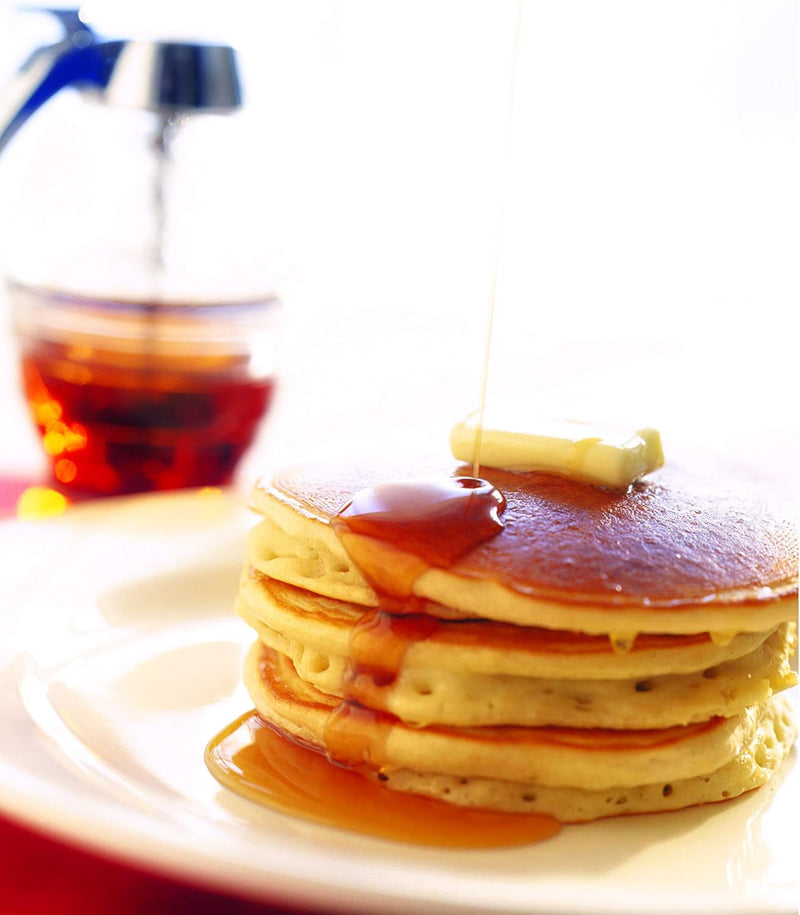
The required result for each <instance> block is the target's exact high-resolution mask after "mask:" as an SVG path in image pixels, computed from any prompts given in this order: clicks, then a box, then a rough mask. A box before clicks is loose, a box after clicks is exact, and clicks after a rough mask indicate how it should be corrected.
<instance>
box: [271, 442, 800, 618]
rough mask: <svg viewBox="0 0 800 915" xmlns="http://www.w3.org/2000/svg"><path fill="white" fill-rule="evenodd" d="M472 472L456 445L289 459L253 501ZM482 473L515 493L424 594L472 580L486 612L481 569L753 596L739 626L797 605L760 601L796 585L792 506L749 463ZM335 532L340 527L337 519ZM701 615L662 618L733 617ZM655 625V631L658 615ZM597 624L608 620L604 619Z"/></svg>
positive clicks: (695, 601) (333, 500)
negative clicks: (422, 454) (342, 461)
mask: <svg viewBox="0 0 800 915" xmlns="http://www.w3.org/2000/svg"><path fill="white" fill-rule="evenodd" d="M470 474H471V468H467V467H464V466H459V465H458V464H457V463H456V462H454V461H448V460H446V459H445V460H441V461H437V460H435V459H434V460H430V459H426V460H424V461H417V462H415V463H414V464H413V466H412V465H411V464H410V463H409V462H403V463H402V464H398V465H396V466H394V467H392V466H390V465H386V464H374V465H370V466H365V465H357V464H350V465H339V464H319V465H311V466H307V467H302V468H296V469H292V470H289V471H286V472H284V473H282V474H280V475H279V476H277V477H276V478H275V479H273V480H272V481H271V483H269V484H267V483H265V482H261V483H259V484H258V486H257V487H256V491H255V493H254V496H253V505H254V507H255V508H256V509H257V510H259V511H261V512H262V513H263V514H265V515H267V516H270V515H271V514H274V509H275V508H279V509H280V508H281V507H282V508H283V512H281V511H280V510H279V511H278V514H284V515H285V513H286V512H285V509H289V510H290V511H291V512H293V513H295V514H297V515H299V516H301V517H302V518H303V519H305V520H306V522H310V521H314V522H318V524H321V525H324V526H326V527H329V526H330V521H331V519H332V518H333V517H335V516H336V515H337V514H338V513H339V512H340V511H341V510H342V509H343V508H344V507H345V506H346V505H347V503H348V502H349V501H350V499H351V498H352V497H353V496H354V495H355V494H356V493H357V492H359V491H360V490H362V489H365V488H367V487H369V486H372V485H375V484H377V483H381V482H389V481H394V480H403V479H405V480H408V479H430V478H437V477H438V478H441V477H442V476H452V475H470ZM480 475H481V477H483V478H484V479H486V480H488V481H489V482H491V483H492V484H493V485H494V486H496V487H497V488H498V489H499V490H500V491H501V492H502V493H503V495H504V496H505V498H506V503H507V504H506V508H505V511H504V512H503V514H502V519H503V522H504V525H505V527H504V529H503V530H502V531H501V532H500V533H499V534H497V535H496V536H494V537H491V538H490V539H488V540H486V541H484V542H483V543H481V544H479V545H478V546H477V547H474V548H473V549H472V550H471V551H470V552H469V553H467V554H466V555H465V556H463V557H461V558H460V559H458V560H457V561H456V562H455V563H454V564H453V565H452V566H451V567H450V568H449V569H448V570H444V571H440V570H435V569H434V570H431V571H430V572H429V573H426V575H424V576H422V578H423V579H425V578H428V579H430V582H431V584H432V588H431V589H429V590H430V591H432V593H428V594H426V595H425V596H429V597H431V598H432V599H438V600H442V598H443V597H444V598H445V599H444V602H445V603H449V605H450V606H454V607H456V608H458V609H459V610H461V611H463V612H465V613H469V612H470V611H471V609H472V608H471V607H470V606H468V605H469V604H470V603H471V599H470V598H467V597H466V592H467V591H471V592H472V593H473V594H474V597H475V601H476V602H477V603H480V605H481V606H480V607H478V606H476V607H475V611H477V614H478V615H490V614H488V613H485V610H486V599H487V598H489V597H491V598H492V603H493V604H494V603H495V601H494V597H495V596H496V595H495V593H494V591H497V590H498V589H497V588H496V587H495V588H494V591H493V592H492V594H489V593H488V592H487V593H482V594H481V593H479V592H480V591H481V589H480V588H478V587H476V584H477V583H478V582H481V583H491V584H492V585H493V586H499V589H500V590H502V591H504V592H506V594H508V593H513V594H516V595H517V596H518V597H519V598H525V599H526V600H525V601H524V603H528V604H530V603H531V602H532V601H539V602H542V601H543V602H546V603H549V602H556V603H558V604H559V605H562V606H563V605H565V604H574V605H580V606H581V607H583V608H585V609H587V610H591V608H592V607H594V608H597V609H600V608H603V609H608V608H617V609H619V610H620V611H624V610H626V609H627V610H634V609H636V608H639V609H640V610H641V609H647V610H648V611H658V610H662V611H664V610H673V611H678V612H683V611H684V610H688V609H690V608H700V609H701V610H703V611H706V610H707V609H708V608H709V607H710V606H711V605H715V606H717V605H725V606H728V607H730V606H735V605H738V606H740V607H741V605H748V607H749V609H747V610H746V613H745V612H744V611H745V609H746V608H745V607H741V609H742V611H743V612H742V613H739V614H736V619H733V620H731V623H732V625H731V627H730V628H731V629H732V630H734V629H736V630H738V629H742V628H745V629H750V628H753V627H752V626H747V625H743V620H744V618H745V617H746V616H748V615H753V616H762V617H763V618H762V619H760V620H759V621H758V623H757V628H765V627H766V625H767V624H768V625H773V624H775V623H776V622H779V621H781V620H783V619H786V618H787V610H786V609H785V608H783V609H781V611H780V612H777V613H774V614H772V615H770V614H769V613H768V612H762V611H763V608H764V607H766V605H769V604H781V605H782V604H784V603H785V600H786V599H787V598H791V597H792V596H793V595H796V593H797V537H796V530H795V525H794V522H793V516H792V511H791V508H790V507H789V506H788V505H785V504H783V503H782V502H781V501H780V500H779V499H777V498H776V497H775V494H774V493H771V492H769V491H768V490H766V489H763V488H762V487H761V486H760V485H759V484H758V482H757V481H754V480H753V479H752V477H750V476H748V475H747V474H745V473H742V472H737V471H735V470H733V469H723V468H721V467H720V466H717V465H715V466H714V467H712V468H710V469H709V470H708V471H706V472H697V471H694V470H691V471H690V470H688V469H687V468H685V467H684V466H682V465H680V464H678V463H674V464H670V465H668V466H666V467H664V468H663V469H661V470H659V471H658V472H656V473H654V474H653V475H651V476H650V477H648V478H647V479H645V480H643V481H641V482H639V483H636V484H634V485H633V486H632V487H631V488H630V489H629V491H628V492H625V493H619V492H610V491H607V490H603V489H599V488H597V487H593V486H589V485H586V484H583V483H576V482H573V481H570V480H567V479H563V478H561V477H557V476H554V475H550V474H543V473H509V472H505V471H500V470H494V469H491V468H481V471H480ZM306 527H308V524H306ZM324 539H326V540H329V539H330V535H329V534H328V532H327V531H325V536H324ZM443 576H444V577H446V578H447V579H448V587H446V588H440V587H439V584H441V579H442V577H443ZM456 579H457V580H458V582H455V580H456ZM437 583H439V584H437ZM467 586H470V587H467ZM422 591H423V592H424V591H425V588H423V589H422ZM439 591H448V592H449V591H452V592H453V596H454V601H450V602H448V601H447V599H446V596H447V595H443V594H440V593H438V592H439ZM415 592H417V589H416V588H415ZM456 592H458V593H456ZM462 592H463V593H462ZM417 593H418V592H417ZM462 597H463V598H464V599H463V600H462ZM370 603H372V601H370ZM502 603H503V601H501V604H502ZM507 603H508V604H509V610H508V612H504V611H502V610H501V615H500V617H499V618H505V619H508V620H509V621H511V622H522V623H526V624H532V623H534V622H535V623H536V624H540V625H541V624H542V623H541V622H540V621H538V620H537V621H534V620H532V619H530V618H529V617H527V616H526V614H525V613H524V612H522V611H521V610H520V614H517V612H516V610H515V609H514V608H512V607H511V604H513V603H516V604H519V603H520V601H519V600H517V601H513V600H512V601H510V602H507ZM481 609H482V610H483V611H484V612H483V613H481V612H480V611H481ZM756 610H758V612H755V611H756ZM491 615H492V616H495V614H491ZM578 616H580V614H579V615H578ZM667 616H671V617H674V616H675V614H674V613H673V614H667ZM772 616H774V617H775V619H772ZM768 617H769V618H768ZM791 617H792V614H791V613H789V615H788V618H791ZM623 618H624V614H623ZM581 619H583V620H584V623H583V624H582V623H581ZM688 619H689V617H688V616H687V620H688ZM563 622H564V623H566V624H567V627H568V628H577V629H584V630H586V631H592V629H593V628H594V629H597V628H598V627H593V626H592V625H587V624H586V620H585V614H584V615H583V616H580V619H579V618H576V619H573V620H572V621H571V622H568V621H566V620H565V621H563ZM701 622H702V621H691V622H687V626H686V627H679V628H675V627H674V625H670V627H669V628H668V629H665V630H664V631H692V630H693V629H696V630H698V631H699V630H702V629H704V628H717V629H720V628H722V629H724V628H726V626H725V624H724V621H723V620H721V619H716V620H714V621H712V623H709V624H708V625H700V623H701ZM753 623H754V625H755V619H754V620H753ZM544 625H547V623H544ZM559 625H561V623H560V624H559ZM554 628H556V627H554ZM634 628H638V627H634ZM647 629H649V630H650V631H653V628H652V626H650V625H648V626H647ZM599 631H608V630H607V629H606V628H605V626H601V627H599ZM640 631H642V630H640Z"/></svg>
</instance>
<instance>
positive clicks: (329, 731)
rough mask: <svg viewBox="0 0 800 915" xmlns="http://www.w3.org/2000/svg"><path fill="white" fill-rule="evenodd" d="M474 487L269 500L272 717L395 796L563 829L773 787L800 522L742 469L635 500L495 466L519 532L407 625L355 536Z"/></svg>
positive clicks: (260, 534) (243, 599) (261, 644)
mask: <svg viewBox="0 0 800 915" xmlns="http://www.w3.org/2000/svg"><path fill="white" fill-rule="evenodd" d="M469 473H470V470H469V469H468V468H465V467H463V466H458V465H457V464H456V463H455V462H448V461H442V462H438V461H435V460H434V461H420V462H418V463H417V464H415V465H411V464H409V463H408V462H404V463H403V465H401V466H397V467H391V466H386V465H378V464H376V465H375V466H370V467H362V466H341V465H319V466H312V467H306V468H300V469H296V470H292V471H289V472H286V473H284V474H282V475H280V476H278V477H277V478H275V479H273V480H272V481H271V482H269V483H267V482H261V483H259V484H258V485H257V486H256V489H255V492H254V495H253V507H254V508H255V509H256V510H257V511H258V512H259V513H260V514H261V515H263V520H261V521H260V522H259V523H258V524H257V526H256V527H255V528H254V529H253V530H252V531H251V533H250V536H249V539H248V544H247V565H246V568H245V570H244V573H243V575H242V579H241V584H240V591H239V596H238V605H237V609H238V611H239V613H240V614H241V615H242V617H243V618H244V619H245V620H246V621H247V622H248V623H249V624H250V625H252V626H253V628H254V629H255V630H256V632H257V635H258V639H257V641H256V642H255V644H254V646H253V648H252V650H251V651H250V653H249V655H248V658H247V661H246V664H245V683H246V686H247V688H248V690H249V692H250V694H251V697H252V699H253V702H254V703H255V706H256V708H257V710H258V712H259V714H260V715H261V717H263V718H264V719H265V720H266V721H267V722H269V723H270V724H272V725H273V726H274V727H276V728H277V729H278V730H279V731H281V732H282V733H284V734H286V735H287V736H288V737H290V738H291V739H294V740H297V741H299V742H301V743H303V744H306V745H308V746H311V747H313V748H316V749H318V750H319V751H320V752H321V753H324V754H327V755H328V756H329V757H330V758H331V760H332V761H333V762H338V763H341V764H343V765H347V766H352V767H354V768H356V769H358V770H359V771H361V772H363V773H364V775H365V777H368V778H369V777H373V778H378V779H380V780H381V781H382V782H384V783H385V784H386V785H387V786H389V787H391V788H395V789H397V790H400V791H410V792H415V793H418V794H425V795H430V796H434V797H438V798H441V799H444V800H447V801H449V802H452V803H455V804H461V805H471V806H478V807H485V808H492V809H498V810H510V811H530V812H542V813H549V814H552V815H554V816H555V817H557V818H558V819H559V820H561V821H562V822H573V821H584V820H591V819H595V818H598V817H603V816H612V815H619V814H623V813H642V812H651V811H659V810H671V809H678V808H681V807H686V806H690V805H694V804H701V803H707V802H712V801H719V800H722V799H725V798H732V797H735V796H737V795H740V794H742V793H743V792H745V791H748V790H750V789H752V788H755V787H757V786H759V785H762V784H764V783H765V782H766V781H767V780H768V779H769V777H770V776H771V775H772V773H773V772H774V771H775V770H776V769H777V768H778V767H779V765H780V764H781V762H782V760H783V759H784V758H785V757H786V755H787V754H788V753H789V751H790V749H791V745H792V743H793V741H794V738H795V736H796V729H795V725H794V723H793V719H792V715H791V710H790V706H789V703H788V702H787V700H786V698H785V697H782V696H779V695H778V694H779V693H780V692H782V691H783V690H785V689H787V688H788V687H791V686H793V685H794V684H795V683H796V679H797V678H796V676H795V674H794V673H793V671H792V668H791V660H792V654H793V651H794V647H795V641H796V617H797V541H796V533H795V526H794V523H793V517H792V512H791V510H787V509H786V507H785V506H784V505H783V504H782V503H781V502H776V503H773V502H770V501H769V500H768V499H766V498H765V495H764V492H763V491H762V490H761V489H760V487H758V486H755V485H753V484H751V481H750V479H749V478H746V477H745V478H740V477H738V476H737V475H736V474H733V473H730V474H723V473H722V471H721V470H720V468H719V467H714V468H713V471H710V472H708V473H707V474H702V473H700V474H698V473H693V472H690V471H688V470H685V469H683V468H682V467H681V466H680V465H677V464H676V465H671V466H668V467H666V468H663V469H662V470H660V471H658V472H657V473H655V474H653V475H652V476H651V477H649V478H647V479H646V480H644V481H640V482H638V483H635V484H634V485H633V486H631V487H630V488H629V489H628V491H627V492H609V491H606V490H603V489H600V488H596V487H593V486H589V485H586V484H583V483H577V482H574V481H571V480H568V479H563V478H560V477H558V476H554V475H549V474H543V473H509V472H505V471H500V470H492V469H489V468H482V469H481V477H482V478H484V479H485V480H488V481H489V482H490V483H491V484H493V485H494V486H495V487H496V488H497V489H498V490H499V491H500V492H501V493H502V494H503V496H504V497H505V501H506V505H505V509H504V511H503V514H502V521H503V524H504V527H503V529H502V530H501V531H500V532H499V533H497V534H496V535H495V536H492V537H490V538H488V539H486V540H484V541H482V542H481V543H479V544H478V545H476V546H474V547H472V548H471V549H469V551H468V552H466V553H465V554H464V555H462V556H461V557H460V558H458V559H456V560H455V561H453V562H452V563H451V564H449V565H445V566H444V567H441V566H438V567H437V566H435V565H431V566H427V567H425V568H424V570H423V571H422V573H421V574H419V575H418V577H417V578H416V580H415V581H414V583H413V602H412V603H410V604H409V607H408V612H407V613H399V614H398V612H397V606H395V605H392V606H390V607H388V612H387V606H386V605H385V604H384V606H383V608H382V606H381V605H382V603H384V598H383V595H382V594H381V593H380V588H376V587H374V586H373V584H371V581H372V582H373V583H374V579H372V578H370V577H369V576H367V575H365V574H364V572H363V571H362V570H361V569H360V568H359V567H358V565H357V564H356V563H355V562H354V561H353V559H352V558H351V556H350V555H349V554H348V552H347V550H346V549H345V547H344V545H343V540H342V538H341V537H340V536H339V535H338V534H337V532H336V529H335V528H336V527H337V525H336V524H335V522H336V519H337V516H339V514H340V512H341V511H342V510H343V509H344V508H345V507H346V506H347V505H348V503H349V502H350V501H351V499H353V497H354V496H355V495H356V494H357V493H359V492H360V491H362V490H364V489H366V488H368V487H371V486H374V485H376V484H379V483H382V482H385V481H389V480H399V479H404V480H414V479H436V478H443V477H452V476H454V475H464V474H469Z"/></svg>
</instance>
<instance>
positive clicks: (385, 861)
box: [0, 493, 798, 915]
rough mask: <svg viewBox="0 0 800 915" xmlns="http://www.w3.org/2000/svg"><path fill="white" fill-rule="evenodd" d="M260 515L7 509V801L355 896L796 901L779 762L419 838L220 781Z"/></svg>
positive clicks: (160, 850)
mask: <svg viewBox="0 0 800 915" xmlns="http://www.w3.org/2000/svg"><path fill="white" fill-rule="evenodd" d="M251 523H252V521H251V518H250V517H249V516H248V514H247V512H246V511H245V509H244V508H242V507H241V506H239V505H238V504H236V503H235V501H234V500H233V499H231V498H230V497H227V496H222V495H219V494H218V495H202V494H199V493H183V494H178V495H170V496H148V497H142V498H132V499H127V500H126V499H123V500H116V501H110V502H104V503H98V504H94V505H91V506H86V507H83V508H79V509H73V510H72V511H70V512H68V513H67V514H66V515H65V516H63V517H62V518H60V519H56V520H52V521H40V522H22V521H12V522H8V523H5V524H4V525H0V563H2V578H3V585H2V612H1V613H0V805H2V808H3V809H4V810H5V812H6V813H8V814H10V815H12V816H14V817H16V818H18V819H19V820H21V821H23V822H25V823H28V824H30V825H33V826H34V827H36V828H38V829H42V830H44V831H47V832H49V833H51V834H54V835H56V836H60V837H63V838H66V839H69V840H70V841H73V842H78V843H80V844H83V845H85V846H86V847H89V848H92V849H94V850H99V851H102V852H103V853H104V854H107V855H112V856H115V857H117V858H119V859H121V860H124V861H128V862H132V863H136V864H138V865H143V866H145V867H148V868H151V869H153V870H155V871H158V872H161V873H166V874H169V875H171V876H176V877H179V878H181V879H188V880H190V881H194V882H198V883H201V884H203V885H206V886H210V887H214V888H216V889H225V890H229V891H231V892H235V893H238V894H243V895H248V896H253V897H255V898H259V899H263V900H265V901H269V902H272V903H274V904H275V903H277V904H280V903H281V902H284V903H287V904H294V905H306V906H319V907H321V908H325V907H328V908H332V909H338V910H341V909H345V910H347V911H351V912H357V911H372V912H386V913H389V912H407V911H410V910H413V911H415V912H436V913H443V912H444V913H446V912H504V913H508V912H526V913H567V912H574V913H578V912H580V913H582V915H592V913H593V915H598V913H615V915H623V913H634V912H635V913H642V912H670V913H676V912H692V913H720V915H722V913H724V915H736V913H741V915H744V913H748V915H755V913H778V912H780V913H784V912H786V913H788V912H796V911H797V905H798V883H797V871H796V859H795V854H796V832H795V823H794V820H795V814H796V812H797V810H798V773H797V771H796V769H794V759H792V760H791V761H790V762H789V764H788V765H787V766H785V767H784V770H783V771H782V773H781V774H780V776H779V777H778V778H776V779H775V780H774V782H773V784H772V785H770V786H769V787H767V788H765V789H763V790H761V791H757V792H754V793H752V794H751V795H749V796H747V797H745V798H741V799H739V800H737V801H734V802H732V803H730V804H726V805H719V806H714V807H709V808H705V809H696V810H689V811H684V812H681V813H674V814H663V815H660V816H652V817H630V818H627V819H620V820H611V821H606V822H599V823H593V824H590V825H586V826H575V827H568V828H565V829H564V830H563V831H562V833H561V834H560V835H559V836H558V837H557V838H555V839H553V840H551V841H549V842H545V843H542V844H539V845H532V846H529V847H524V848H517V849H513V850H501V851H489V852H484V851H481V852H473V851H467V852H464V851H431V850H430V849H427V848H425V849H418V848H415V847H409V846H405V845H399V844H393V843H390V842H384V841H379V840H374V839H370V838H365V837H362V836H358V835H353V834H350V833H345V832H339V831H336V830H333V829H328V828H324V827H321V826H315V825H312V824H308V823H305V822H302V821H299V820H295V819H293V818H290V817H284V816H282V815H279V814H277V813H272V812H270V811H268V810H265V809H262V808H260V807H258V806H255V805H253V804H251V803H249V802H247V801H245V800H243V799H241V798H239V797H237V796H234V795H232V794H230V793H228V792H226V791H225V790H223V789H221V788H220V787H219V786H218V785H217V783H216V782H215V781H214V780H213V779H212V777H211V776H210V775H209V774H208V772H207V771H206V769H205V766H204V764H203V748H204V746H205V743H206V742H207V740H208V739H209V738H210V737H211V736H212V735H213V734H214V733H216V732H217V731H218V730H219V729H221V728H222V727H223V726H224V725H225V724H227V723H228V722H229V721H230V720H232V719H233V718H234V717H236V716H237V715H238V714H239V713H241V712H243V711H245V710H247V709H248V708H249V702H248V699H247V697H246V695H245V694H244V692H243V690H242V689H241V687H240V684H239V668H240V664H241V659H242V654H243V650H244V649H245V648H246V646H247V644H248V643H249V641H250V635H249V631H248V630H247V629H246V628H245V627H244V625H243V624H241V623H240V622H239V621H238V620H237V619H235V618H234V617H233V616H232V615H231V605H232V601H233V595H234V592H235V588H236V580H237V575H238V570H239V567H240V564H241V561H242V558H243V539H244V532H245V530H246V528H247V527H248V526H249V524H251Z"/></svg>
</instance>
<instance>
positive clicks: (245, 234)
mask: <svg viewBox="0 0 800 915" xmlns="http://www.w3.org/2000/svg"><path fill="white" fill-rule="evenodd" d="M45 12H48V13H50V14H52V15H54V16H57V17H58V19H59V20H60V22H61V24H62V26H63V30H64V36H63V38H62V39H61V40H60V41H58V42H56V43H55V44H53V45H50V46H47V47H43V48H41V49H39V50H38V51H36V52H35V53H34V54H33V56H32V57H31V58H30V59H29V60H28V61H27V63H26V64H25V65H24V66H23V67H22V69H21V70H20V72H19V74H18V75H17V77H16V79H15V80H14V81H13V83H12V85H11V86H10V87H8V90H7V92H6V96H5V99H3V98H2V97H0V173H2V170H3V168H4V167H6V162H8V168H9V169H11V170H12V172H13V179H12V180H7V181H6V182H5V184H6V185H7V193H6V194H5V196H6V197H8V198H10V202H9V201H7V202H5V204H4V205H3V207H2V214H0V222H2V223H3V238H2V254H0V259H2V262H3V269H4V273H5V277H4V279H5V282H6V291H7V298H8V302H9V305H10V309H11V320H12V325H13V329H14V332H15V334H16V338H17V341H18V346H19V353H20V362H21V375H22V386H23V390H24V393H25V397H26V399H27V402H28V404H29V407H30V412H31V414H32V417H33V421H34V422H35V424H36V427H37V428H38V430H39V432H40V435H41V441H42V446H43V449H44V452H45V454H46V456H47V459H48V463H49V467H50V472H51V474H52V483H53V485H55V486H56V487H58V488H60V489H62V490H65V491H68V492H72V493H74V494H75V495H80V494H90V495H91V494H94V495H114V494H121V493H132V492H142V491H148V490H162V489H176V488H181V487H192V486H221V485H226V484H228V483H230V482H231V480H232V479H233V477H234V473H235V470H236V467H237V465H238V463H239V461H240V459H241V458H242V456H243V454H244V453H245V451H246V450H247V449H248V447H249V446H250V445H251V443H252V442H253V440H254V437H255V436H256V433H257V430H258V429H259V426H260V423H261V420H262V417H263V416H264V414H265V413H266V411H267V409H268V406H269V404H270V400H271V397H272V394H273V386H274V372H275V366H274V361H275V352H274V348H275V333H276V321H277V315H278V312H279V302H278V298H277V296H276V294H275V292H274V280H273V276H274V272H275V271H274V265H273V264H272V263H270V260H269V253H270V251H271V245H272V241H273V240H272V239H270V238H268V237H267V232H266V230H265V228H264V223H265V220H264V214H263V210H262V209H261V198H260V194H259V191H260V189H261V185H263V177H262V175H261V173H263V163H262V164H260V165H259V163H258V161H257V156H256V152H257V150H256V149H255V147H254V144H253V142H252V140H251V138H250V136H249V135H248V134H247V133H246V131H245V132H243V131H242V130H241V129H240V126H239V123H238V119H239V118H240V116H241V108H242V94H241V88H240V78H239V66H238V61H237V55H236V52H235V51H234V50H233V48H231V47H229V46H227V45H222V44H208V43H201V42H193V41H171V40H170V41H164V40H157V41H154V40H146V41H139V40H129V39H119V38H105V37H101V36H100V35H98V34H97V33H96V32H95V31H94V30H93V29H92V28H91V27H90V26H89V25H88V24H87V23H86V22H84V21H83V19H82V18H81V16H80V13H79V11H78V10H49V11H45ZM28 14H29V13H28ZM42 108H46V109H48V110H46V111H43V112H42V113H41V114H39V112H40V111H41V109H42ZM34 113H36V114H37V116H36V118H33V120H32V121H31V122H30V126H27V123H28V121H29V119H30V118H31V116H32V115H33V114H34ZM23 126H25V129H24V130H22V131H21V132H20V128H22V127H23ZM26 135H27V136H26ZM15 156H16V159H14V157H15ZM12 160H14V161H12ZM272 250H274V249H272ZM265 252H266V253H265Z"/></svg>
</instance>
